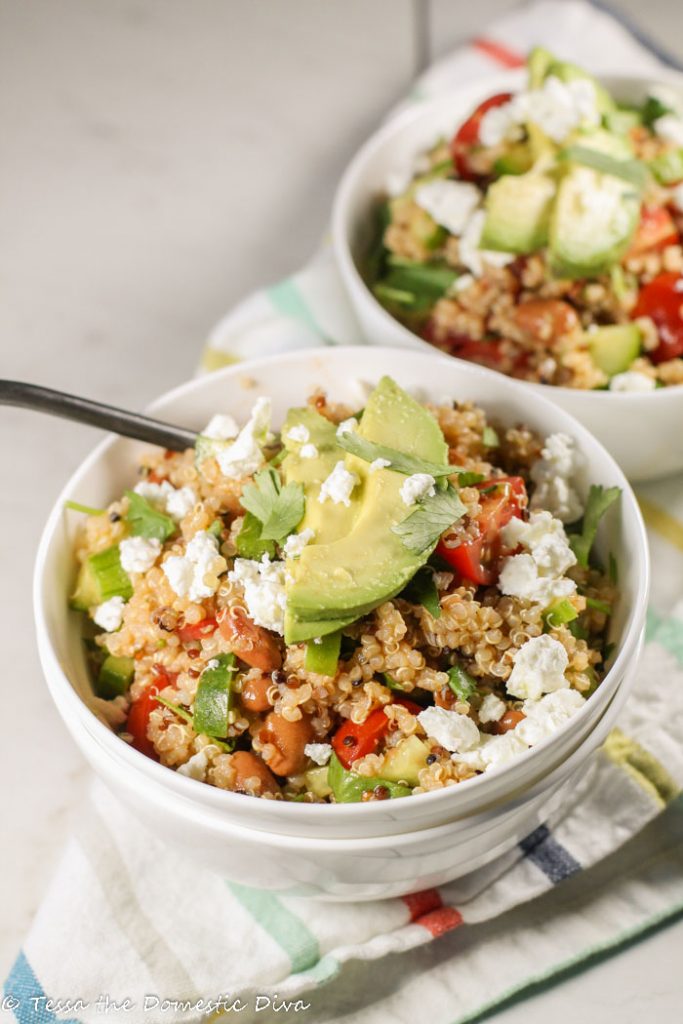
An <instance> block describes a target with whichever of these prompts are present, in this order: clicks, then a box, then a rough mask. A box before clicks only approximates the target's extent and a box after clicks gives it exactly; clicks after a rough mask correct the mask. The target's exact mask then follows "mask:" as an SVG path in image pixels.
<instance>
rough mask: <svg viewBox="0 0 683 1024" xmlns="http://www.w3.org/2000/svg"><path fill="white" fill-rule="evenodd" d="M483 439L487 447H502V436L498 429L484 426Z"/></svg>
mask: <svg viewBox="0 0 683 1024" xmlns="http://www.w3.org/2000/svg"><path fill="white" fill-rule="evenodd" d="M481 439H482V442H483V444H484V445H485V446H486V448H498V447H500V438H499V437H498V433H497V431H495V430H494V429H493V427H484V432H483V434H482V435H481Z"/></svg>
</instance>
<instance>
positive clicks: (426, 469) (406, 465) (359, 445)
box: [337, 430, 463, 479]
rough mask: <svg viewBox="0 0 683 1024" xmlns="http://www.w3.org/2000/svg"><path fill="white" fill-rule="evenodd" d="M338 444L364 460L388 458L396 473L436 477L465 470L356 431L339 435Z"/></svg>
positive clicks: (348, 431)
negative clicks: (378, 441)
mask: <svg viewBox="0 0 683 1024" xmlns="http://www.w3.org/2000/svg"><path fill="white" fill-rule="evenodd" d="M337 444H338V445H339V447H340V448H343V449H344V451H345V452H349V454H350V455H356V456H357V457H358V458H359V459H362V460H363V462H374V461H375V460H376V459H386V460H387V462H389V463H390V465H389V466H387V469H393V470H395V472H396V473H403V474H404V475H405V476H412V475H413V474H414V473H429V475H430V476H433V477H434V478H435V479H438V478H439V477H444V476H451V474H453V473H457V472H459V471H460V472H463V468H462V466H447V465H443V463H440V462H429V461H428V460H427V459H421V458H419V456H417V455H409V454H408V453H407V452H400V451H399V450H398V449H397V448H389V447H388V446H387V445H384V444H377V443H376V442H375V441H368V439H367V438H366V437H361V436H360V434H357V433H356V432H355V431H352V430H347V431H345V432H344V433H342V434H338V435H337Z"/></svg>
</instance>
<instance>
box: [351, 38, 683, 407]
mask: <svg viewBox="0 0 683 1024" xmlns="http://www.w3.org/2000/svg"><path fill="white" fill-rule="evenodd" d="M529 72H530V74H529V78H530V81H529V87H528V88H527V89H526V90H523V91H521V92H520V93H518V94H515V95H512V94H500V95H498V96H495V97H491V98H489V99H488V100H486V101H485V102H484V103H482V104H480V106H479V107H478V108H477V109H476V110H475V111H474V112H473V113H472V114H471V116H470V117H469V118H468V119H467V121H466V122H465V123H464V124H463V125H461V126H460V127H459V128H458V130H457V131H456V132H455V134H454V136H453V138H452V139H451V140H450V141H446V140H441V141H438V142H437V143H436V144H435V145H434V146H433V147H432V148H431V149H430V150H429V151H427V152H425V153H423V154H422V155H421V156H420V157H419V159H418V160H417V161H416V163H415V165H414V166H413V167H412V168H411V169H410V173H408V174H405V175H396V174H394V175H393V176H392V179H391V180H390V181H389V182H388V185H387V194H385V195H383V196H382V197H381V199H380V202H379V205H378V226H377V229H376V233H375V238H374V241H373V244H372V247H371V251H370V252H369V254H368V259H367V266H366V268H365V269H366V276H367V280H368V283H369V285H370V286H371V287H372V289H373V291H374V294H375V296H376V298H377V299H378V300H379V302H380V303H381V304H382V305H383V306H384V307H385V308H386V309H387V311H388V312H389V313H391V314H392V315H393V316H395V317H396V318H397V319H398V320H400V321H401V322H402V323H403V324H404V325H405V326H407V327H408V328H409V329H410V330H412V331H414V332H415V333H417V334H418V335H420V336H421V337H422V338H423V339H424V340H426V341H428V342H430V343H431V344H433V345H434V346H435V347H436V348H438V349H440V350H441V351H443V352H445V353H448V354H451V355H454V356H457V357H459V358H463V359H468V360H471V361H473V362H476V363H480V364H482V365H485V366H488V367H490V368H492V369H496V370H498V371H500V372H502V373H506V374H508V375H510V376H513V377H517V378H520V379H522V380H528V381H534V382H537V383H543V384H551V385H560V386H563V387H570V388H582V389H609V390H612V391H649V390H652V389H654V388H657V387H663V386H667V387H668V386H671V385H676V384H683V358H681V357H682V356H683V304H682V302H683V247H682V245H681V234H682V232H683V97H682V96H676V95H674V94H673V93H672V92H671V91H670V90H665V89H663V88H662V87H660V88H657V87H655V86H653V87H652V88H651V95H650V96H649V97H648V98H647V100H646V102H645V103H644V104H642V105H641V106H640V107H637V108H636V107H625V106H623V105H618V104H617V103H616V102H615V101H614V100H613V99H612V98H611V97H610V96H608V94H607V93H606V91H605V90H604V89H603V88H602V87H601V86H600V85H599V84H598V83H597V82H596V81H595V80H593V79H592V78H590V76H588V75H587V74H585V73H584V72H582V71H581V70H580V69H578V68H575V67H574V66H573V65H568V64H564V63H562V62H560V61H557V60H555V59H554V58H553V57H552V55H550V54H547V53H545V51H540V50H536V51H533V53H532V54H531V56H530V58H529ZM619 190H620V191H619ZM615 192H618V193H619V194H618V196H617V199H616V200H615V199H614V196H615ZM610 203H614V209H612V211H611V213H610ZM577 225H578V226H577ZM606 329H607V330H606Z"/></svg>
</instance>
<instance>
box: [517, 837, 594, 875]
mask: <svg viewBox="0 0 683 1024" xmlns="http://www.w3.org/2000/svg"><path fill="white" fill-rule="evenodd" d="M519 845H520V849H521V850H522V851H523V852H524V855H525V856H526V857H527V858H528V859H529V860H530V861H531V863H532V864H535V865H536V867H537V868H538V869H539V871H542V872H543V874H544V875H545V876H546V878H548V879H550V881H551V882H553V884H556V883H557V882H563V881H564V880H565V878H571V876H572V875H575V874H576V873H577V871H580V870H581V865H580V864H579V862H578V861H577V860H574V858H573V857H572V855H571V853H570V852H569V850H565V848H564V846H561V845H560V844H559V843H558V841H557V840H556V839H554V838H553V836H552V835H551V833H550V829H549V828H548V826H547V825H540V826H539V827H538V828H537V829H535V831H533V832H532V833H531V834H530V835H528V836H527V837H526V839H523V840H522V841H521V843H520V844H519Z"/></svg>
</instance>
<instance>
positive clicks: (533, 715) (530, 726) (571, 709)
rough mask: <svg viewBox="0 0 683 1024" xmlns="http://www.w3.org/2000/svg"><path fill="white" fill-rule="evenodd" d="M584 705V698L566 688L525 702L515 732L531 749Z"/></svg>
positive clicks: (555, 730)
mask: <svg viewBox="0 0 683 1024" xmlns="http://www.w3.org/2000/svg"><path fill="white" fill-rule="evenodd" d="M585 703H586V699H585V697H582V696H581V694H580V693H579V692H578V691H577V690H570V689H569V688H568V687H567V688H563V689H560V690H555V691H554V692H552V693H546V694H545V696H544V697H541V699H540V700H525V701H524V704H523V705H522V711H523V713H524V716H525V717H524V719H523V720H522V721H521V722H520V723H519V725H518V726H517V727H516V729H515V732H516V733H517V735H518V736H519V738H520V739H522V740H524V742H525V743H528V745H529V746H530V747H532V746H534V744H536V743H540V742H541V740H545V739H547V738H548V736H552V734H553V733H554V732H557V730H558V729H559V728H560V727H561V726H563V725H564V723H565V722H566V721H568V719H570V718H571V717H572V715H574V714H576V712H577V711H578V710H579V708H581V707H582V706H583V705H584V704H585Z"/></svg>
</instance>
